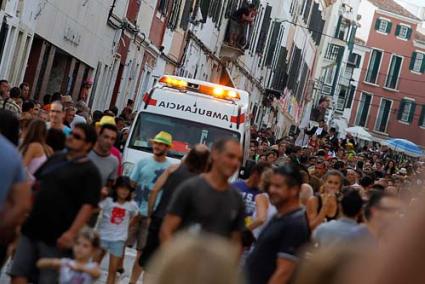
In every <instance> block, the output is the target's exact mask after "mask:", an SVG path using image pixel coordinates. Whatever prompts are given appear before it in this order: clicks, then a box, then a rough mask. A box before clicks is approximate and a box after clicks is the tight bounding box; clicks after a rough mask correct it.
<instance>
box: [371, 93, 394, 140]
mask: <svg viewBox="0 0 425 284" xmlns="http://www.w3.org/2000/svg"><path fill="white" fill-rule="evenodd" d="M391 105H392V101H390V100H387V99H382V100H381V105H380V106H379V112H378V118H377V119H376V124H375V130H376V131H379V132H387V125H388V120H389V118H390V112H391Z"/></svg>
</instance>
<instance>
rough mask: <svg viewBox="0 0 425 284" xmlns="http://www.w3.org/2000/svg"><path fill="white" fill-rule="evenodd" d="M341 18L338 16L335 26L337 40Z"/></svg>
mask: <svg viewBox="0 0 425 284" xmlns="http://www.w3.org/2000/svg"><path fill="white" fill-rule="evenodd" d="M341 21H342V16H339V18H338V23H337V24H336V31H335V37H336V38H339V29H340V28H341Z"/></svg>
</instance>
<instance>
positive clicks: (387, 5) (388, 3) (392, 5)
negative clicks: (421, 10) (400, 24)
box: [369, 0, 420, 21]
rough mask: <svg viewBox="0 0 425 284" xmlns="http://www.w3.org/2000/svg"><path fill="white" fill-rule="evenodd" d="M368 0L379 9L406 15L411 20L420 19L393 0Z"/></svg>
mask: <svg viewBox="0 0 425 284" xmlns="http://www.w3.org/2000/svg"><path fill="white" fill-rule="evenodd" d="M369 2H370V3H372V4H373V5H375V6H376V7H378V8H379V9H381V10H384V11H387V12H391V13H394V14H397V15H401V16H404V17H408V18H411V19H413V20H418V21H419V20H420V19H419V18H418V17H416V16H415V15H413V14H412V13H410V12H409V11H407V10H406V9H404V8H403V7H402V6H400V5H399V4H397V3H396V2H395V1H393V0H369Z"/></svg>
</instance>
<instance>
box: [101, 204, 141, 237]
mask: <svg viewBox="0 0 425 284" xmlns="http://www.w3.org/2000/svg"><path fill="white" fill-rule="evenodd" d="M99 207H100V209H102V215H101V217H100V221H99V227H98V231H99V235H100V237H101V239H102V240H106V241H126V240H127V235H128V226H129V224H130V220H131V218H132V217H133V216H135V215H137V212H138V211H139V207H138V206H137V204H136V202H134V201H128V202H125V203H123V204H120V203H118V202H114V200H113V199H112V198H111V197H108V198H106V199H105V200H103V201H102V202H100V203H99Z"/></svg>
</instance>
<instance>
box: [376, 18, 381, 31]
mask: <svg viewBox="0 0 425 284" xmlns="http://www.w3.org/2000/svg"><path fill="white" fill-rule="evenodd" d="M380 24H381V20H380V19H376V22H375V30H377V31H378V30H379V25H380Z"/></svg>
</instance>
